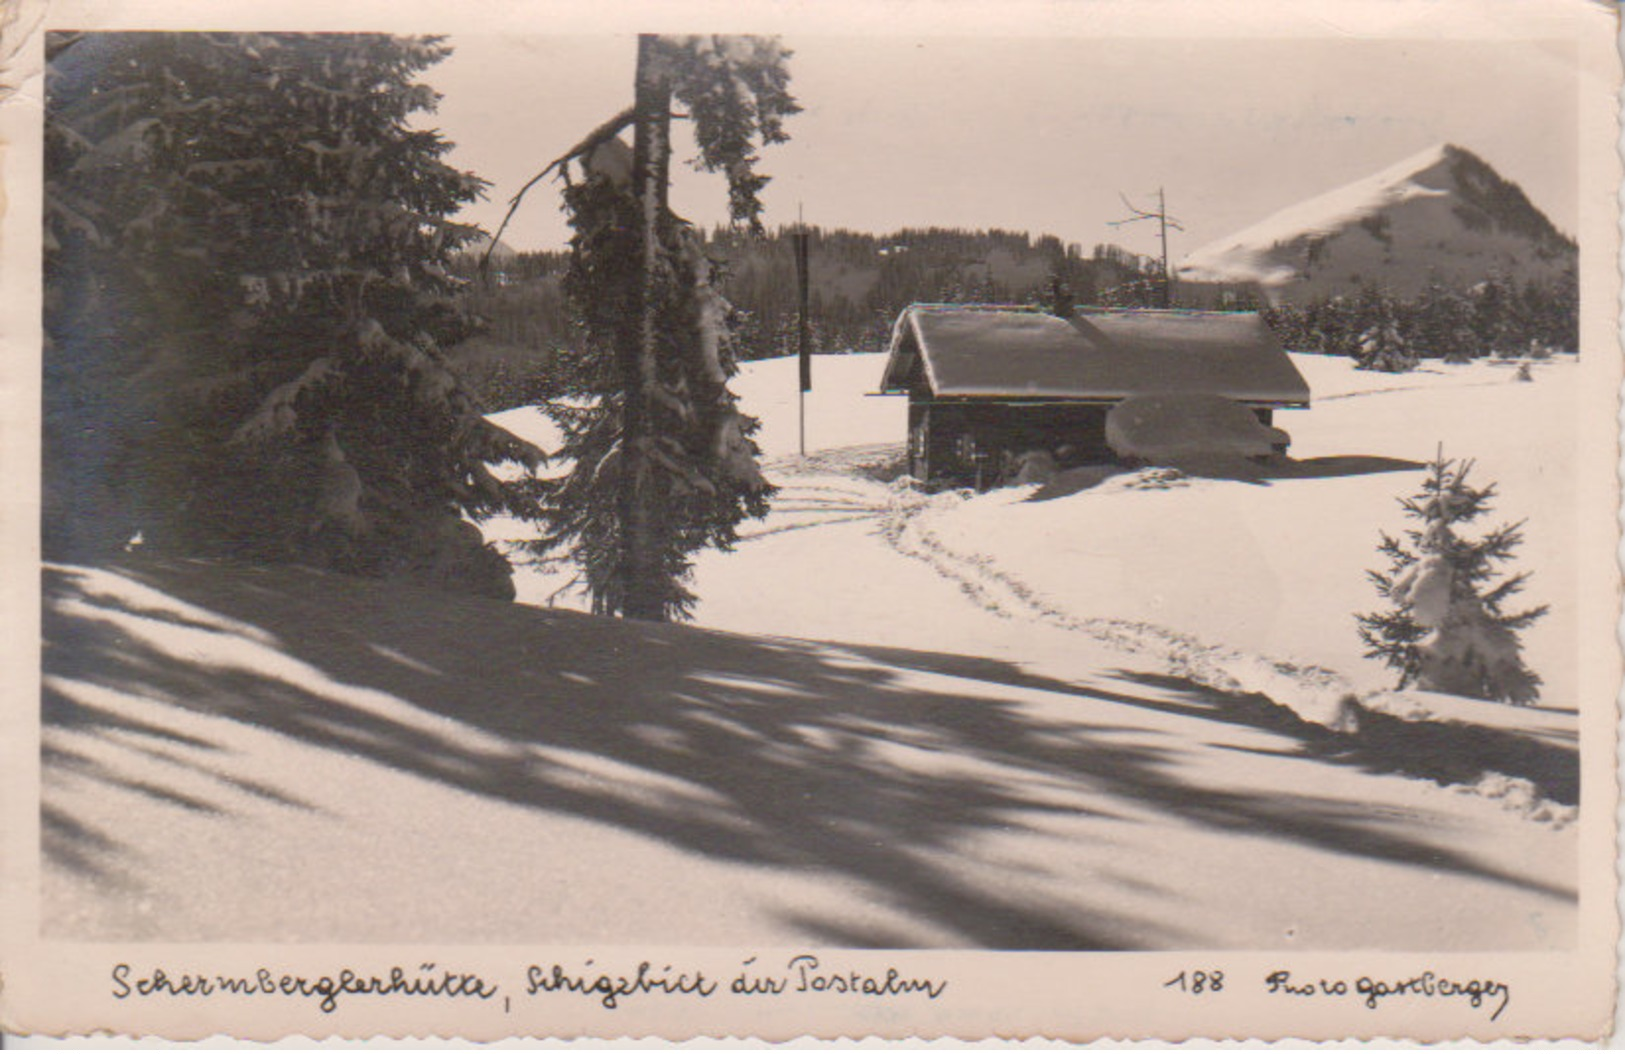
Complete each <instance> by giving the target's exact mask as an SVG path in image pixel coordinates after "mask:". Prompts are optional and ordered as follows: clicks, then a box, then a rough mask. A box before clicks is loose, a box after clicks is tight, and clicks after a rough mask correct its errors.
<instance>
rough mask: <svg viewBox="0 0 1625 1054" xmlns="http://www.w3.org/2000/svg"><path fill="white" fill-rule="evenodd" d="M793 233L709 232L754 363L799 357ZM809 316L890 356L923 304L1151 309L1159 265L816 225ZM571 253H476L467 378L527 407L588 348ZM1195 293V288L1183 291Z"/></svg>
mask: <svg viewBox="0 0 1625 1054" xmlns="http://www.w3.org/2000/svg"><path fill="white" fill-rule="evenodd" d="M791 234H792V230H791V228H787V227H781V228H779V229H778V230H775V231H771V232H768V233H766V234H763V235H751V234H748V233H744V232H740V231H734V230H731V229H729V228H726V227H723V228H718V229H716V230H714V231H712V232H711V233H710V234H709V236H708V238H707V248H708V250H709V252H710V253H711V255H712V256H713V257H715V258H716V259H718V260H719V261H721V262H722V265H723V267H722V269H723V273H724V279H723V286H722V288H723V292H724V295H725V296H726V297H727V299H728V301H729V303H730V304H731V305H732V306H733V310H734V317H733V323H734V325H735V332H736V347H737V349H738V353H739V357H740V358H741V359H744V360H750V359H763V358H772V357H776V356H780V355H789V354H793V353H794V352H795V351H796V341H797V330H798V327H797V303H796V301H797V286H796V273H795V254H794V244H793V241H792V238H791ZM808 235H809V238H810V246H809V253H808V255H809V259H810V272H811V274H810V280H809V283H808V284H809V291H808V300H809V318H810V330H811V337H812V344H813V350H814V351H816V352H818V353H845V352H854V351H879V350H882V349H883V348H884V347H885V346H886V342H887V340H888V338H889V337H890V334H891V328H892V325H893V324H894V323H895V322H896V320H897V316H898V315H899V314H900V313H901V312H902V310H903V308H905V307H907V306H908V305H909V304H913V303H981V304H995V303H997V304H1004V303H1009V304H1049V303H1053V302H1055V298H1056V297H1057V296H1060V297H1063V298H1065V299H1068V300H1070V301H1072V302H1074V303H1078V304H1099V305H1120V306H1149V305H1152V304H1154V303H1156V298H1157V294H1158V283H1157V268H1156V263H1155V261H1154V260H1152V259H1151V258H1150V257H1146V256H1141V255H1138V254H1136V253H1131V252H1128V251H1127V250H1124V249H1121V248H1119V247H1117V246H1114V245H1098V246H1095V247H1094V249H1093V250H1092V251H1091V252H1089V253H1088V254H1085V253H1084V252H1083V250H1082V247H1081V246H1079V245H1076V244H1070V245H1069V244H1065V243H1063V242H1062V241H1061V240H1060V239H1059V238H1056V237H1053V236H1049V235H1044V236H1040V237H1036V238H1035V237H1033V236H1032V235H1029V234H1025V233H1017V232H1012V231H1002V230H987V231H982V230H957V229H947V228H925V229H908V230H902V231H898V232H896V233H894V234H885V235H876V234H861V233H856V232H853V231H847V230H839V229H837V230H826V229H823V228H818V227H812V228H809V229H808ZM567 264H568V253H567V252H564V251H558V252H533V253H519V254H517V255H513V256H508V257H505V258H500V259H493V260H492V261H491V262H490V265H489V268H488V271H487V273H486V274H485V275H484V276H483V277H481V276H479V275H478V273H477V271H478V266H477V265H478V260H477V259H476V258H470V257H464V258H463V259H462V260H461V261H460V270H461V272H462V274H463V276H464V277H465V278H468V279H469V283H468V287H467V298H468V304H469V307H470V308H471V310H472V311H473V312H474V314H475V315H476V316H478V317H479V318H480V319H481V320H482V324H483V334H482V336H481V337H479V338H476V339H475V340H473V341H470V342H469V343H468V344H467V345H466V346H465V347H464V348H462V349H461V358H462V362H463V366H464V369H465V372H467V373H469V374H471V375H473V379H474V380H475V382H476V383H477V384H478V385H479V386H480V387H482V388H483V389H485V390H486V391H487V393H488V401H490V402H493V403H497V404H502V405H513V404H516V403H520V402H526V401H530V400H532V399H534V398H537V397H540V396H544V395H546V394H547V387H548V384H547V378H548V375H549V374H550V373H551V364H552V362H553V361H554V359H555V357H556V356H557V355H559V354H561V353H564V349H568V348H570V347H572V346H573V344H574V343H575V341H574V337H573V334H572V330H571V321H570V308H569V304H568V303H567V302H566V299H565V297H564V293H563V290H562V287H561V278H562V277H563V275H564V272H565V269H566V267H567ZM1181 288H1183V287H1181Z"/></svg>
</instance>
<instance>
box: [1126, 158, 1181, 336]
mask: <svg viewBox="0 0 1625 1054" xmlns="http://www.w3.org/2000/svg"><path fill="white" fill-rule="evenodd" d="M1117 196H1118V197H1120V198H1122V199H1123V204H1124V206H1126V207H1127V208H1128V210H1129V211H1130V212H1132V213H1133V214H1134V215H1132V216H1130V217H1129V218H1127V219H1123V220H1112V221H1111V222H1110V223H1108V224H1107V226H1110V227H1121V226H1124V225H1125V224H1129V223H1138V222H1139V221H1140V220H1156V221H1157V226H1158V229H1159V234H1160V236H1161V241H1162V258H1161V260H1160V261H1159V265H1160V267H1161V273H1162V288H1161V290H1160V294H1161V295H1160V297H1159V298H1158V299H1160V300H1161V301H1162V303H1161V304H1160V305H1158V306H1160V307H1173V306H1174V303H1173V280H1172V277H1171V276H1170V274H1169V272H1168V228H1169V227H1172V228H1173V229H1174V230H1176V231H1182V230H1184V229H1185V228H1184V227H1182V226H1180V223H1179V221H1178V220H1176V219H1174V218H1173V217H1172V216H1170V215H1168V203H1167V201H1166V200H1165V199H1164V197H1163V194H1162V188H1161V187H1158V188H1157V209H1156V211H1155V212H1153V211H1151V210H1150V209H1142V208H1140V207H1139V206H1137V205H1135V204H1134V203H1133V202H1132V201H1130V200H1129V199H1128V195H1126V194H1124V193H1122V192H1121V191H1119V192H1118V194H1117Z"/></svg>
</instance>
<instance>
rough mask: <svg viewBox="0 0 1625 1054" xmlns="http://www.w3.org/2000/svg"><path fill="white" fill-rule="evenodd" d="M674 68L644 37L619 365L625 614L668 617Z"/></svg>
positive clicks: (635, 104) (640, 43)
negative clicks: (659, 437)
mask: <svg viewBox="0 0 1625 1054" xmlns="http://www.w3.org/2000/svg"><path fill="white" fill-rule="evenodd" d="M671 92H672V88H671V73H670V70H669V69H668V68H667V64H666V60H665V59H664V57H663V56H662V55H661V54H660V47H659V41H658V39H657V38H656V37H654V36H651V35H649V34H644V35H642V36H640V37H639V38H638V66H637V87H636V94H635V97H634V102H633V110H634V114H635V116H634V118H633V120H634V131H633V140H632V190H633V193H635V194H637V196H638V206H639V216H640V223H641V229H640V231H639V235H640V237H639V246H638V255H639V260H638V264H639V266H638V275H637V283H638V290H637V295H636V297H635V298H634V299H633V303H634V304H635V305H636V312H637V318H636V319H635V320H631V319H629V320H628V323H629V324H628V325H627V326H626V327H625V328H624V329H623V330H622V339H621V348H620V365H621V379H622V382H623V385H624V391H625V393H626V396H625V398H626V402H625V408H624V410H623V412H622V413H623V416H622V422H621V450H622V456H623V458H624V459H625V460H624V462H623V466H624V467H623V471H622V474H621V494H620V502H621V574H622V575H623V576H624V581H623V582H622V583H621V585H622V603H621V614H622V615H623V616H625V617H627V618H636V619H650V620H655V621H664V620H665V618H666V608H665V601H664V596H663V594H664V593H665V590H663V589H662V588H661V583H660V576H661V574H662V568H661V560H660V537H659V531H658V530H657V529H656V517H657V516H658V515H659V510H658V509H657V508H656V504H657V502H658V500H659V498H658V495H657V494H656V493H655V478H656V477H655V471H654V467H653V462H652V458H651V445H652V443H653V442H654V440H655V436H654V435H653V428H652V424H653V422H652V421H651V420H650V413H649V408H650V401H651V393H652V392H653V389H654V386H655V384H657V383H658V375H657V371H656V363H657V362H658V347H657V343H658V339H659V326H658V314H659V308H660V290H659V287H660V284H661V270H662V267H663V265H664V264H663V256H664V251H663V248H662V240H663V234H664V232H665V227H666V225H667V220H666V216H667V202H666V194H667V185H668V183H669V182H670V174H671Z"/></svg>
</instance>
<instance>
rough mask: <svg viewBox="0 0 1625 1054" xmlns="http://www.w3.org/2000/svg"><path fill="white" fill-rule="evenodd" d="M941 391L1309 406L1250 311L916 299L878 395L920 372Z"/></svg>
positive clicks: (1293, 370)
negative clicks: (1217, 398)
mask: <svg viewBox="0 0 1625 1054" xmlns="http://www.w3.org/2000/svg"><path fill="white" fill-rule="evenodd" d="M917 368H918V369H920V370H922V371H923V375H924V380H925V383H926V385H927V386H928V387H929V388H930V390H931V392H932V394H933V395H935V396H937V397H950V398H951V397H976V396H980V397H991V398H998V397H1004V398H1010V397H1023V396H1025V397H1028V398H1035V399H1085V400H1101V401H1111V400H1117V399H1124V398H1128V397H1130V396H1134V395H1146V394H1151V393H1169V392H1207V393H1212V394H1217V395H1223V396H1226V397H1228V398H1231V399H1235V400H1238V401H1240V402H1246V403H1262V404H1269V405H1283V404H1295V405H1304V404H1307V403H1308V402H1309V385H1308V384H1307V383H1306V382H1305V381H1304V379H1303V375H1302V374H1300V373H1299V372H1298V370H1297V367H1295V366H1293V365H1292V360H1291V359H1290V358H1288V357H1287V354H1286V352H1285V351H1284V350H1282V348H1281V345H1280V343H1279V342H1278V341H1277V340H1276V339H1275V335H1274V334H1273V333H1271V332H1270V329H1269V327H1268V326H1266V325H1265V324H1264V320H1263V319H1261V318H1260V317H1259V316H1258V315H1257V313H1255V312H1251V311H1246V312H1236V311H1183V310H1111V311H1106V310H1101V311H1087V312H1086V313H1084V314H1081V315H1079V316H1077V317H1076V318H1073V319H1070V320H1068V319H1062V318H1057V317H1055V316H1054V315H1046V314H1043V313H1041V312H1037V311H1025V310H1021V309H1017V308H1007V309H998V308H979V307H965V306H956V305H942V304H915V305H913V306H911V307H909V308H907V309H905V310H904V312H903V314H902V315H901V316H900V317H899V318H898V320H897V325H896V327H895V328H894V329H893V331H892V339H891V348H890V355H889V357H888V358H887V361H886V372H885V376H884V378H883V379H882V381H881V389H882V390H883V391H907V390H908V388H909V386H910V383H911V381H912V379H913V377H914V376H915V372H916V369H917Z"/></svg>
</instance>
